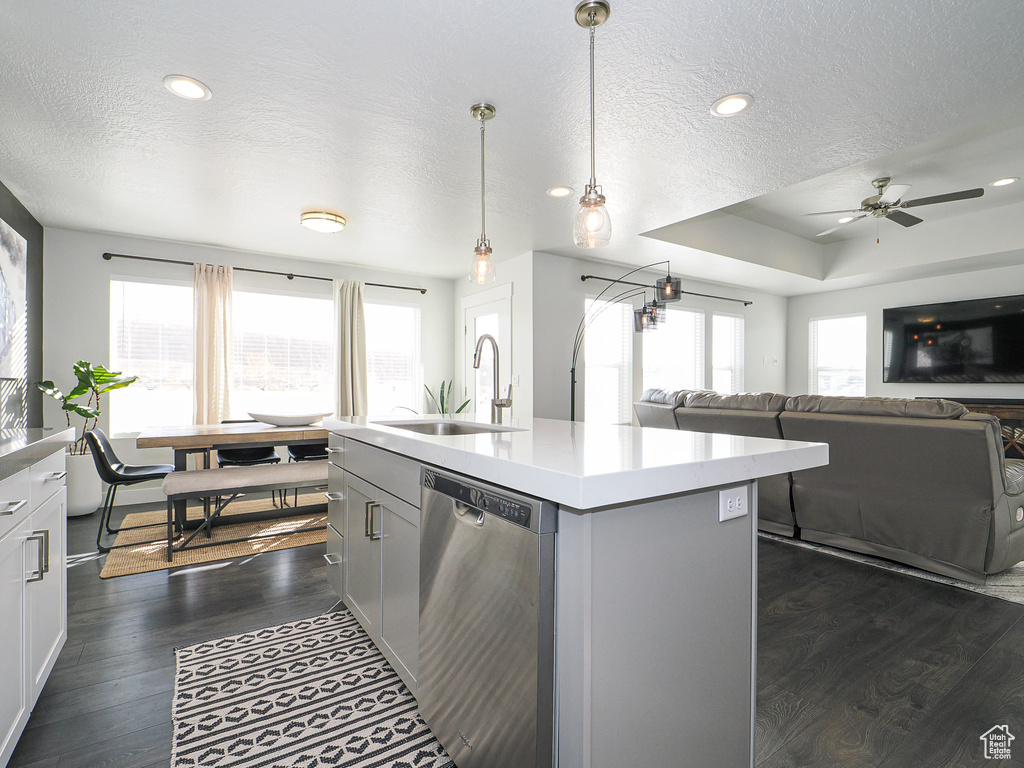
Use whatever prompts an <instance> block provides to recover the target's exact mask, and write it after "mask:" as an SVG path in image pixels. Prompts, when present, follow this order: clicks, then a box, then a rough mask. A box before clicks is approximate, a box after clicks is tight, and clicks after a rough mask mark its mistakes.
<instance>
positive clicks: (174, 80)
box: [164, 75, 213, 101]
mask: <svg viewBox="0 0 1024 768" xmlns="http://www.w3.org/2000/svg"><path fill="white" fill-rule="evenodd" d="M164 87H165V88H166V89H167V90H168V91H170V92H171V93H173V94H174V95H175V96H181V98H183V99H189V100H191V101H206V100H207V99H209V98H210V97H211V96H213V93H212V92H211V91H210V89H209V88H208V87H206V86H205V85H203V84H202V83H200V82H199V81H198V80H196V79H195V78H193V77H185V75H168V76H167V77H165V78H164Z"/></svg>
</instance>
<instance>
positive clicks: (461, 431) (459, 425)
mask: <svg viewBox="0 0 1024 768" xmlns="http://www.w3.org/2000/svg"><path fill="white" fill-rule="evenodd" d="M373 423H374V424H380V425H381V426H383V427H394V428H395V429H407V430H409V431H410V432H419V433H421V434H424V435H481V434H489V433H495V432H522V431H523V430H521V429H517V428H515V427H505V426H502V425H501V424H478V423H475V422H468V421H447V420H437V421H375V422H373Z"/></svg>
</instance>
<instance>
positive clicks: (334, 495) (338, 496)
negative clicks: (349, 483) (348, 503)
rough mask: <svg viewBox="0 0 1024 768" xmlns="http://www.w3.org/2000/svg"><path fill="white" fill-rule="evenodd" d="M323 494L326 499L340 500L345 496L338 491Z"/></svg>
mask: <svg viewBox="0 0 1024 768" xmlns="http://www.w3.org/2000/svg"><path fill="white" fill-rule="evenodd" d="M324 496H326V497H327V500H328V501H342V500H344V498H345V497H344V496H342V495H341V494H340V493H334V492H328V493H325V494H324Z"/></svg>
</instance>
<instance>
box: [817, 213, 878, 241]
mask: <svg viewBox="0 0 1024 768" xmlns="http://www.w3.org/2000/svg"><path fill="white" fill-rule="evenodd" d="M840 213H842V211H840ZM865 216H867V214H866V213H862V214H861V215H860V216H855V217H854V218H852V219H850V220H849V221H844V222H843V223H842V224H836V225H835V226H834V227H832V229H826V230H825V231H824V232H819V233H818V234H816V235H815V237H824V236H825V235H831V234H832V233H833V232H835V231H836V230H837V229H842V228H843V227H845V226H846V225H847V224H853V222H855V221H859V220H860V219H863V218H864V217H865Z"/></svg>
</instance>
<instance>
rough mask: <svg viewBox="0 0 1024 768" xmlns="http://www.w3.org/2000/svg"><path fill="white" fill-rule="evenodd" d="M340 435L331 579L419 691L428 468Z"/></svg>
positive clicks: (331, 509) (333, 482)
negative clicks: (422, 504) (422, 480)
mask: <svg viewBox="0 0 1024 768" xmlns="http://www.w3.org/2000/svg"><path fill="white" fill-rule="evenodd" d="M335 439H336V440H337V442H338V443H340V444H339V445H337V446H336V445H335V443H334V442H332V443H331V447H336V448H338V449H339V451H338V452H337V453H335V454H332V456H331V463H332V465H333V466H332V467H331V468H330V474H329V479H328V485H329V491H328V493H329V494H330V495H329V502H328V523H329V527H328V530H327V534H328V541H327V549H328V551H327V558H328V579H329V580H330V582H331V584H332V586H334V588H335V590H336V591H337V592H338V594H339V596H341V597H342V599H343V600H344V601H345V605H346V606H347V607H348V609H349V610H350V611H352V614H353V615H354V616H355V617H356V619H357V620H358V621H359V623H360V624H361V625H362V627H363V629H365V630H366V632H367V633H368V634H369V635H370V638H371V639H372V640H373V641H374V643H375V644H376V645H377V647H378V648H380V650H381V652H382V653H383V654H384V656H385V657H386V658H387V659H388V661H389V662H390V663H391V665H392V666H393V667H394V668H395V671H396V672H398V674H399V676H400V677H401V678H402V680H404V681H405V683H406V685H408V686H409V688H410V690H412V691H413V693H415V692H416V670H417V666H418V664H417V658H418V653H419V545H420V537H419V521H420V510H419V471H420V468H419V465H418V464H416V463H415V462H413V461H410V460H409V459H406V458H403V457H401V456H396V455H395V454H392V453H389V452H388V451H383V450H381V449H379V448H374V447H373V446H368V445H365V444H363V443H358V442H356V441H354V440H351V439H347V438H346V439H344V440H343V441H342V440H341V438H338V437H337V436H335ZM335 563H338V564H340V567H339V566H337V565H335ZM335 568H338V570H332V569H335ZM339 570H340V573H339Z"/></svg>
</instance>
